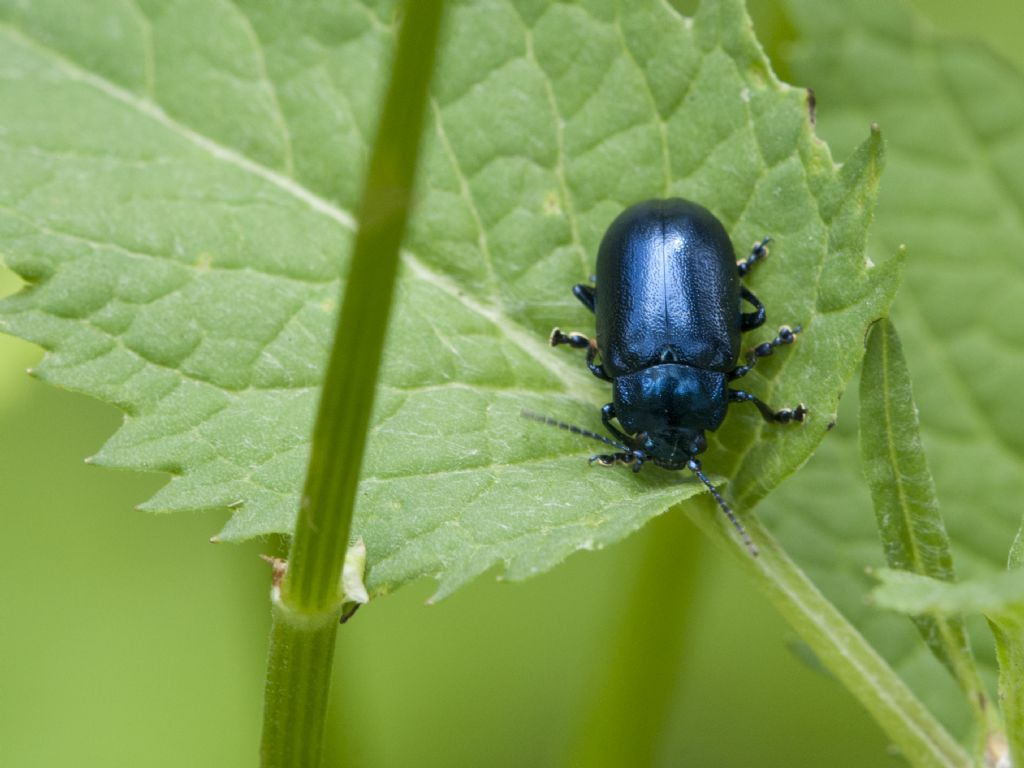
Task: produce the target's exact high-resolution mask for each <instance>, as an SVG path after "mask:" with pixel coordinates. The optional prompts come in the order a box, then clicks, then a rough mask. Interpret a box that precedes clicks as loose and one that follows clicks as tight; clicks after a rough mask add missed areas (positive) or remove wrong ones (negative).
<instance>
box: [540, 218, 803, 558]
mask: <svg viewBox="0 0 1024 768" xmlns="http://www.w3.org/2000/svg"><path fill="white" fill-rule="evenodd" d="M769 241H770V240H769V238H765V239H764V240H762V241H761V242H759V243H757V244H756V245H755V246H754V248H753V250H752V251H751V253H750V255H749V256H748V257H747V258H745V259H743V260H742V261H739V262H737V261H736V256H735V253H734V251H733V247H732V242H731V241H730V240H729V236H728V234H726V231H725V228H724V227H723V226H722V223H721V222H720V221H719V220H718V219H717V218H715V216H714V215H713V214H712V213H711V212H710V211H708V210H707V209H706V208H704V207H703V206H700V205H697V204H696V203H692V202H689V201H687V200H681V199H678V198H673V199H669V200H648V201H646V202H643V203H638V204H636V205H634V206H632V207H630V208H627V209H626V210H625V211H623V212H622V213H621V214H620V215H619V216H618V218H616V219H615V221H614V222H612V225H611V226H610V227H609V228H608V231H607V233H605V236H604V239H603V240H602V241H601V247H600V250H599V251H598V255H597V276H596V278H595V280H596V285H594V286H590V285H583V284H581V285H576V286H575V287H574V288H573V294H574V295H575V296H576V298H578V299H579V300H580V301H581V302H582V303H583V305H584V306H586V307H587V308H588V309H589V310H591V311H592V312H594V314H595V315H596V317H597V336H596V337H595V338H593V339H590V338H587V337H586V336H584V335H582V334H579V333H563V332H562V331H561V330H560V329H558V328H555V329H554V330H553V331H552V333H551V344H552V346H558V345H560V344H567V345H569V346H571V347H575V348H578V349H586V350H587V366H588V367H589V368H590V370H591V372H592V373H593V374H594V375H595V376H597V377H598V378H599V379H602V380H605V381H609V382H611V384H612V402H610V403H608V404H607V405H605V406H604V407H603V408H602V409H601V419H602V421H603V423H604V426H605V428H606V429H607V430H608V431H609V432H610V433H611V434H612V435H613V436H614V438H615V439H614V440H609V439H607V438H605V437H603V436H602V435H598V434H595V433H593V432H589V431H588V430H584V429H580V428H579V427H573V426H570V425H567V424H564V423H562V422H558V421H555V420H553V419H548V418H546V417H538V416H535V415H533V414H526V415H527V416H530V417H531V418H536V419H539V420H541V421H544V422H547V423H549V424H553V425H555V426H559V427H562V428H563V429H569V430H570V431H572V432H575V433H577V434H583V435H586V436H587V437H592V438H594V439H597V440H601V441H602V442H605V443H607V444H609V445H611V446H613V447H614V448H616V449H617V452H616V453H611V454H603V455H597V456H592V457H591V459H590V460H591V462H595V461H596V462H598V463H600V464H603V465H606V466H610V465H613V464H616V463H622V464H629V465H632V467H633V471H634V472H638V471H640V468H641V467H642V466H643V464H644V462H646V461H652V462H653V463H654V464H656V465H658V466H661V467H664V468H666V469H683V468H686V469H689V470H691V471H692V472H693V473H694V474H695V475H696V476H697V477H698V478H699V479H700V480H701V481H702V482H703V483H704V485H706V486H707V487H708V489H709V490H710V491H711V492H712V494H713V495H714V497H715V499H716V500H717V501H718V503H719V505H720V506H721V507H722V509H723V511H724V512H725V513H726V515H727V516H728V517H729V519H730V520H731V521H732V523H733V525H735V526H736V529H737V530H738V531H739V532H740V534H741V535H742V537H743V539H744V541H745V542H746V543H747V546H748V547H749V548H750V549H751V551H752V552H754V553H755V554H756V549H755V548H754V546H753V544H752V543H751V542H750V539H749V538H748V537H747V534H746V532H745V531H744V530H743V527H742V525H740V523H739V521H738V520H737V519H736V517H735V515H734V514H733V512H732V510H731V509H730V508H729V507H728V505H727V504H726V503H725V501H724V500H723V499H722V497H721V495H720V494H719V492H718V490H717V489H716V488H715V487H714V485H712V483H711V482H710V481H709V480H708V479H707V477H705V475H704V473H703V472H702V470H701V464H700V461H699V460H698V459H697V456H698V454H700V453H703V452H704V450H705V449H706V448H707V440H706V438H705V436H704V433H705V432H707V431H709V430H710V431H714V430H715V429H717V428H718V427H719V426H721V424H722V421H723V420H724V419H725V414H726V410H727V409H728V406H729V403H730V402H747V403H752V404H754V405H755V406H757V408H758V410H759V411H760V412H761V415H762V416H763V417H764V418H765V419H766V420H767V421H771V422H779V423H787V422H791V421H803V419H804V416H805V415H806V413H807V409H806V408H805V407H804V406H803V405H802V404H801V405H799V406H797V407H796V408H793V409H790V408H784V409H782V410H779V411H773V410H772V409H771V408H770V407H769V406H768V405H767V404H765V403H764V402H762V401H761V400H759V399H758V398H757V397H755V396H754V395H752V394H750V393H749V392H744V391H742V390H739V389H730V388H729V382H731V381H733V380H735V379H738V378H740V377H741V376H744V375H746V374H747V373H748V372H749V371H750V370H751V369H752V368H753V367H754V365H755V364H756V363H757V360H758V358H761V357H764V356H766V355H770V354H772V352H773V351H774V349H775V348H776V347H778V346H780V345H784V344H792V343H793V342H794V341H795V340H796V336H797V334H798V333H799V332H800V328H799V326H798V327H797V328H795V329H794V328H790V327H788V326H782V327H781V328H780V329H779V333H778V335H777V336H776V337H775V338H774V339H773V340H772V341H769V342H765V343H763V344H761V345H759V346H757V347H754V348H753V349H751V350H750V351H749V352H748V353H747V355H746V359H745V363H744V364H743V365H739V364H738V362H739V357H740V346H741V338H740V335H741V334H742V333H743V332H745V331H750V330H753V329H754V328H758V327H760V326H761V325H762V324H764V322H765V308H764V305H763V304H762V303H761V302H760V301H759V300H758V299H757V297H756V296H754V294H753V293H751V292H750V291H749V290H748V289H747V288H746V287H745V286H744V285H743V284H742V283H741V282H740V278H741V277H743V276H744V275H746V274H747V273H748V272H749V271H750V269H751V268H752V267H753V266H754V264H756V263H757V262H758V261H760V260H762V259H764V258H765V257H766V256H767V254H768V250H767V245H768V242H769ZM743 301H746V302H748V303H749V304H750V305H751V307H752V308H753V310H754V311H752V312H743V307H742V302H743ZM613 419H615V420H617V421H618V423H619V427H616V426H615V425H614V424H613V423H612V420H613ZM620 427H621V429H620Z"/></svg>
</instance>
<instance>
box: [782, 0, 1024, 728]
mask: <svg viewBox="0 0 1024 768" xmlns="http://www.w3.org/2000/svg"><path fill="white" fill-rule="evenodd" d="M787 7H788V9H789V14H788V19H789V20H788V24H790V25H792V28H793V29H795V30H796V31H797V35H798V39H799V42H798V43H797V44H795V45H792V46H787V47H785V48H782V49H780V50H782V51H784V52H785V60H784V61H783V67H784V69H785V70H786V71H788V72H791V73H792V75H791V76H792V77H793V78H794V79H796V80H798V81H799V82H801V83H806V84H807V85H809V86H811V87H813V88H814V90H815V93H816V95H817V101H818V108H819V109H818V118H819V122H818V129H819V130H820V131H821V132H822V133H823V134H824V136H825V137H826V138H828V140H829V141H830V142H831V143H832V145H833V146H840V147H849V146H852V145H853V143H854V142H855V141H856V140H857V135H858V130H859V126H861V125H863V123H864V121H866V120H875V121H877V122H878V123H879V124H880V125H881V126H882V128H883V130H885V132H886V137H887V157H888V162H887V172H886V181H885V183H884V185H883V187H882V190H881V194H880V198H879V207H878V212H877V215H876V220H875V224H874V226H873V228H872V239H871V242H870V243H869V247H868V253H869V255H870V256H871V257H872V258H878V257H879V256H880V255H883V254H885V253H889V252H891V251H892V249H893V248H896V247H898V246H899V245H900V244H901V243H905V244H906V245H907V248H908V252H909V256H908V259H907V268H906V275H905V280H904V287H903V289H902V291H901V293H900V295H899V298H898V299H897V301H896V302H895V304H894V307H893V317H894V319H895V321H896V323H897V324H898V326H899V328H900V333H901V336H902V339H903V344H904V348H905V351H906V355H907V358H908V363H909V367H910V370H912V371H913V372H914V394H915V398H916V402H917V404H918V407H919V409H920V422H921V440H922V443H923V445H924V447H925V449H926V450H927V454H928V457H929V462H930V464H931V468H932V471H933V473H934V479H935V484H936V488H937V492H938V496H939V497H940V498H941V499H942V502H943V516H944V519H945V523H946V527H947V530H948V532H949V537H950V539H951V544H952V551H953V555H954V558H955V561H956V563H957V569H958V572H959V574H960V576H961V577H962V578H964V577H966V578H967V579H970V578H972V577H973V576H974V575H976V574H979V573H984V572H988V571H991V570H992V569H993V568H994V567H996V566H997V564H1001V563H1003V562H1004V561H1005V557H1006V551H1007V548H1008V546H1009V543H1010V541H1011V539H1012V538H1013V535H1014V532H1015V531H1016V530H1017V528H1018V526H1019V524H1020V509H1019V504H1018V501H1017V500H1018V499H1019V498H1021V496H1022V495H1024V473H1021V471H1020V470H1021V465H1022V461H1024V443H1022V441H1021V438H1022V435H1024V411H1021V409H1020V408H1019V407H1018V404H1017V403H1016V402H1015V401H1014V399H1013V398H1012V397H1008V396H1007V394H1006V393H1008V392H1013V391H1014V389H1015V388H1016V386H1017V385H1016V383H1015V382H1016V381H1017V380H1019V378H1020V375H1021V373H1024V369H1022V366H1024V363H1022V361H1024V355H1022V354H1021V351H1022V349H1021V348H1022V346H1024V336H1022V335H1021V329H1020V328H1019V327H1018V325H1019V324H1014V322H1013V318H1015V317H1018V316H1019V314H1020V313H1019V307H1020V306H1021V303H1022V302H1024V282H1022V281H1021V280H1019V279H1017V277H1015V275H1016V273H1017V272H1019V263H1018V260H1017V251H1018V247H1019V243H1020V242H1022V240H1024V219H1022V217H1021V214H1020V212H1021V210H1022V208H1024V187H1022V186H1021V180H1022V179H1024V151H1021V148H1022V147H1024V128H1022V126H1024V88H1022V87H1021V86H1022V78H1021V75H1020V73H1019V72H1016V71H1015V70H1012V69H1011V68H1009V67H1007V66H1006V65H1005V63H1003V62H1002V61H1001V60H999V59H997V58H996V57H994V56H993V55H992V54H991V53H990V52H988V51H987V50H986V49H984V48H983V47H982V46H977V45H969V44H964V43H960V42H955V43H954V42H949V41H945V40H942V39H938V38H936V37H935V36H934V35H933V34H932V33H931V32H930V31H929V29H928V27H927V25H926V24H925V23H924V22H923V21H922V20H921V19H919V18H917V17H914V16H912V15H911V14H909V13H908V11H907V10H906V7H905V6H904V5H903V4H900V3H889V4H879V3H873V2H870V1H868V0H856V1H855V2H849V3H841V4H838V3H827V4H826V3H814V2H803V1H802V0H787ZM855 400H856V398H855V397H848V398H847V399H846V400H844V402H843V406H842V407H841V409H840V418H839V420H838V425H837V427H836V429H835V430H834V432H833V434H831V435H830V436H829V437H828V439H826V440H825V441H824V443H823V444H822V446H821V448H820V449H819V451H818V452H817V454H816V455H815V458H814V459H813V460H812V461H811V462H810V463H809V464H808V466H807V467H805V468H804V470H803V471H801V473H800V475H799V476H798V477H797V478H794V480H793V481H792V482H790V483H787V484H785V485H784V486H783V487H782V488H781V489H780V491H779V492H778V493H777V494H773V496H772V498H771V499H770V501H769V502H767V503H766V504H765V505H764V507H763V509H764V514H765V517H766V518H767V520H768V522H769V524H770V525H771V527H772V530H773V531H774V532H775V533H776V534H777V535H778V536H779V537H780V539H781V540H782V541H783V543H784V544H785V545H786V547H787V549H788V550H789V551H790V552H792V553H793V554H794V556H795V557H796V559H797V560H798V562H799V563H800V564H801V565H802V566H803V567H804V568H805V569H806V570H807V571H808V573H809V574H810V575H811V577H812V578H813V579H814V581H815V583H816V584H818V585H819V586H820V587H821V588H822V590H823V591H824V592H825V593H826V595H827V596H828V597H829V598H830V599H831V600H833V601H834V602H835V603H836V604H837V605H838V606H840V607H841V608H842V610H843V612H844V614H845V615H846V616H848V617H850V618H851V620H852V621H853V623H854V624H855V625H856V626H857V627H858V629H860V631H862V632H863V633H864V634H865V635H866V636H867V637H868V638H869V639H870V640H871V642H872V644H873V645H874V646H875V647H876V648H877V649H878V650H879V651H880V652H881V653H882V654H883V655H884V656H885V657H886V659H888V660H889V662H890V663H892V664H893V665H894V666H895V667H896V668H897V669H898V670H899V671H900V673H901V674H902V675H903V677H904V679H906V680H907V681H908V683H909V684H910V685H911V686H912V688H913V689H914V690H915V691H916V692H917V693H918V695H919V696H921V697H922V698H923V699H924V700H925V701H926V702H927V703H928V705H929V707H930V708H931V709H932V711H933V712H935V713H936V714H937V715H938V716H940V717H941V718H942V720H943V721H944V722H946V723H947V724H948V725H949V726H950V727H952V728H954V729H955V730H956V731H957V732H959V733H961V734H963V735H965V736H966V732H967V731H966V726H967V725H968V723H969V712H968V709H967V708H966V706H965V704H964V701H963V697H962V696H961V695H959V692H958V691H957V690H956V688H955V686H954V684H953V683H952V681H951V680H950V679H949V678H948V676H947V675H946V674H945V673H944V672H943V670H942V669H941V667H940V666H939V664H938V663H937V662H935V661H934V660H933V659H932V658H931V657H930V654H928V653H927V651H926V650H925V647H924V645H923V644H922V643H920V641H919V639H918V637H917V636H916V633H915V632H914V631H913V629H912V628H911V627H910V626H909V625H907V623H906V622H905V621H904V620H903V619H902V618H901V617H898V616H896V615H880V614H878V612H877V611H876V610H874V609H872V608H871V607H870V606H868V605H866V604H865V602H864V597H865V595H866V594H867V593H868V592H869V591H870V589H871V587H872V584H871V581H870V579H869V578H868V577H867V576H866V574H865V573H864V566H865V564H871V565H881V564H883V563H884V558H883V556H882V549H881V547H880V546H879V543H878V534H877V531H876V529H875V526H874V521H873V520H872V517H871V515H870V513H869V512H868V510H869V509H870V507H871V499H870V497H869V495H868V493H867V492H866V490H865V489H864V487H863V483H862V481H861V479H860V471H859V467H860V462H859V457H858V449H857V442H856V432H855V430H854V429H853V427H854V426H855V424H856V422H857V414H856V403H855ZM968 629H969V631H970V635H971V642H972V646H973V647H974V651H975V654H976V655H977V657H978V662H979V665H980V666H981V667H982V671H983V673H984V674H985V675H986V676H987V675H989V674H994V670H995V658H994V653H993V648H992V643H991V639H990V638H989V637H988V632H987V630H986V628H985V626H984V624H982V623H972V622H968Z"/></svg>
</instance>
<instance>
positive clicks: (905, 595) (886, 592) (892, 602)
mask: <svg viewBox="0 0 1024 768" xmlns="http://www.w3.org/2000/svg"><path fill="white" fill-rule="evenodd" d="M872 575H873V576H875V577H876V578H877V579H878V581H879V585H878V586H877V587H875V589H874V591H873V592H872V593H871V597H872V599H873V600H874V602H875V604H876V605H878V606H880V607H882V608H888V609H890V610H893V611H899V612H900V613H906V614H912V615H920V614H924V613H936V614H940V615H942V616H961V615H965V614H972V613H973V614H983V615H985V616H988V617H990V618H993V619H1001V618H1005V619H1007V620H1011V622H1010V623H1015V624H1018V625H1021V626H1024V573H1022V572H1021V571H1019V570H1015V571H1003V572H997V573H990V574H988V575H986V576H979V577H978V578H976V579H972V580H971V581H962V582H959V583H956V584H952V583H950V582H948V581H942V580H939V579H935V578H932V577H929V576H924V575H922V574H918V573H908V572H907V571H897V570H893V569H891V568H879V569H877V570H874V571H872Z"/></svg>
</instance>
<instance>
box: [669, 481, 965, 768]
mask: <svg viewBox="0 0 1024 768" xmlns="http://www.w3.org/2000/svg"><path fill="white" fill-rule="evenodd" d="M686 509H687V512H688V514H689V516H690V518H691V519H692V520H693V521H694V522H695V523H696V524H697V525H698V526H700V527H701V528H702V529H704V530H705V531H706V532H707V533H709V534H710V535H711V536H712V537H713V538H714V539H716V540H717V541H719V542H723V543H725V544H726V545H727V546H728V547H729V548H730V549H731V550H733V551H734V552H736V553H737V554H738V556H739V557H740V558H741V560H742V561H743V562H744V563H745V564H746V566H747V567H748V568H750V569H751V570H752V571H753V572H754V573H755V576H756V580H757V583H758V584H760V585H761V586H762V588H763V589H764V590H765V592H766V593H767V594H768V597H769V599H771V601H772V602H773V603H774V604H775V607H776V608H777V609H778V611H779V612H780V613H781V614H782V616H783V617H784V618H785V619H786V621H788V622H789V624H790V626H792V627H793V629H794V630H795V631H796V632H797V634H798V635H800V637H801V639H802V640H803V641H804V642H805V643H807V644H808V645H809V646H810V647H811V649H812V650H813V651H814V653H815V654H816V655H817V656H818V658H819V659H820V660H821V662H822V663H823V664H824V665H825V666H826V667H827V668H828V669H829V670H830V671H831V672H832V673H833V674H834V675H835V676H836V677H837V678H838V679H839V680H840V681H841V682H842V683H843V685H844V686H845V687H846V688H847V690H849V691H850V692H851V693H852V694H853V695H854V696H855V697H856V698H857V700H858V701H860V703H861V704H862V705H863V706H864V707H865V708H866V709H867V710H868V711H869V712H870V713H871V715H872V716H873V717H874V718H875V720H876V721H877V722H878V724H879V725H880V726H881V727H882V729H883V730H884V731H885V732H886V734H888V736H889V738H891V739H892V740H893V742H894V743H895V744H896V745H897V746H898V747H899V749H900V751H901V752H902V753H903V755H904V756H905V757H906V759H907V760H908V761H909V762H910V763H911V765H914V766H919V767H920V768H940V767H941V768H954V767H955V768H967V766H971V765H973V763H972V761H971V759H970V757H969V756H968V755H967V753H966V752H965V751H964V750H963V748H962V747H961V746H960V744H959V743H958V742H957V741H956V739H954V738H953V737H952V736H951V735H950V734H949V733H948V732H947V731H946V730H945V728H943V727H942V725H941V724H940V723H939V722H938V721H937V720H936V719H935V718H934V717H933V716H932V714H931V713H930V712H929V711H928V709H927V708H926V707H925V706H924V704H922V703H921V701H920V700H919V699H918V698H917V697H916V696H915V695H914V694H913V693H912V692H911V691H910V689H909V688H907V686H906V685H905V684H904V683H903V681H902V680H901V679H900V677H899V675H897V674H896V673H895V672H894V671H893V670H892V668H891V667H890V666H889V665H888V664H887V663H886V661H885V660H884V659H883V658H882V657H881V656H879V655H878V654H877V653H876V652H875V650H874V649H873V648H872V647H871V645H870V644H869V643H868V642H867V640H865V639H864V637H863V636H862V635H861V634H860V633H859V632H858V631H857V630H856V629H855V628H854V627H853V625H852V624H850V623H849V622H848V621H847V620H846V618H845V617H844V616H843V615H842V614H841V613H840V612H839V611H838V609H836V607H835V606H834V605H832V603H831V602H829V600H828V599H827V598H826V597H825V596H824V595H822V594H821V592H819V591H818V589H817V587H815V586H814V584H813V583H812V582H811V580H810V579H808V578H807V576H806V575H805V574H804V572H803V571H802V570H800V567H799V566H798V565H797V564H796V563H795V562H793V560H791V559H790V558H789V556H788V555H787V554H786V552H785V551H784V550H783V549H782V547H780V546H779V544H778V542H777V541H776V540H775V539H774V538H773V537H772V535H771V534H770V533H769V532H768V530H767V529H766V528H765V527H764V525H762V523H761V522H760V521H759V520H758V519H757V518H756V517H753V516H747V517H745V518H744V524H745V525H746V528H747V532H748V533H749V534H750V537H751V539H753V541H754V543H755V544H756V545H757V548H758V549H759V550H760V556H759V557H757V558H753V557H751V556H750V554H749V553H748V552H747V551H746V549H745V548H744V547H743V546H742V545H741V544H740V543H739V542H738V541H737V540H735V538H734V536H733V531H732V529H731V527H730V526H729V524H728V523H727V522H726V521H725V519H724V517H723V516H722V515H721V512H720V511H719V510H718V508H717V507H715V506H713V505H712V503H711V501H710V500H706V501H705V502H704V503H699V504H687V505H686Z"/></svg>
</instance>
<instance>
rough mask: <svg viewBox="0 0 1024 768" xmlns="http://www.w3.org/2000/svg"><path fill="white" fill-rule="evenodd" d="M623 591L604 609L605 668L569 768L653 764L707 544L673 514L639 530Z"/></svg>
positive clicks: (688, 633)
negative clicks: (612, 625)
mask: <svg viewBox="0 0 1024 768" xmlns="http://www.w3.org/2000/svg"><path fill="white" fill-rule="evenodd" d="M643 535H644V537H645V546H644V549H643V552H642V553H641V556H640V557H639V558H638V560H636V561H634V562H635V564H636V567H637V569H638V570H637V572H636V576H635V578H633V579H632V586H631V588H630V589H629V590H628V591H626V590H623V593H622V603H621V604H620V605H617V606H612V610H613V611H614V612H615V614H616V615H618V616H619V617H620V619H619V621H618V622H617V625H616V626H617V630H618V634H617V636H616V637H615V648H614V652H613V656H612V658H611V661H610V663H609V664H608V665H607V668H606V671H605V673H604V675H603V677H602V680H601V681H600V685H601V688H600V690H598V691H595V692H594V697H593V702H594V703H593V706H592V709H591V711H590V713H589V716H588V718H587V721H586V723H585V727H584V730H583V732H582V734H581V738H580V739H579V740H578V742H577V744H576V752H575V754H574V755H573V756H572V757H573V759H572V760H570V761H569V762H568V764H570V765H586V766H589V767H590V768H600V767H601V766H609V767H611V766H623V765H654V764H655V763H656V762H657V760H656V758H657V755H658V750H659V748H660V746H661V740H662V735H663V734H664V732H665V726H666V724H667V723H668V720H669V714H670V710H671V707H672V704H673V702H674V700H675V696H676V695H677V687H678V682H679V680H678V677H677V675H675V674H672V672H673V671H675V670H679V669H681V664H682V663H683V662H684V660H685V657H686V647H687V642H688V640H689V638H691V637H692V636H693V633H692V631H691V630H692V628H691V627H690V619H691V617H692V609H693V607H694V605H695V593H696V591H697V589H698V587H699V586H700V584H701V580H700V574H701V566H702V565H703V560H704V558H703V556H702V553H703V551H704V548H705V547H706V546H708V545H707V542H706V541H705V540H704V537H703V536H701V535H700V534H699V533H698V532H697V531H696V530H695V529H694V527H693V525H691V524H690V522H689V521H688V520H687V519H686V518H685V517H684V516H683V515H681V514H679V511H678V510H673V511H672V512H670V513H667V514H665V515H662V516H661V517H659V518H657V519H656V520H652V521H651V523H650V524H649V525H648V526H646V528H645V529H644V532H643Z"/></svg>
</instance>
